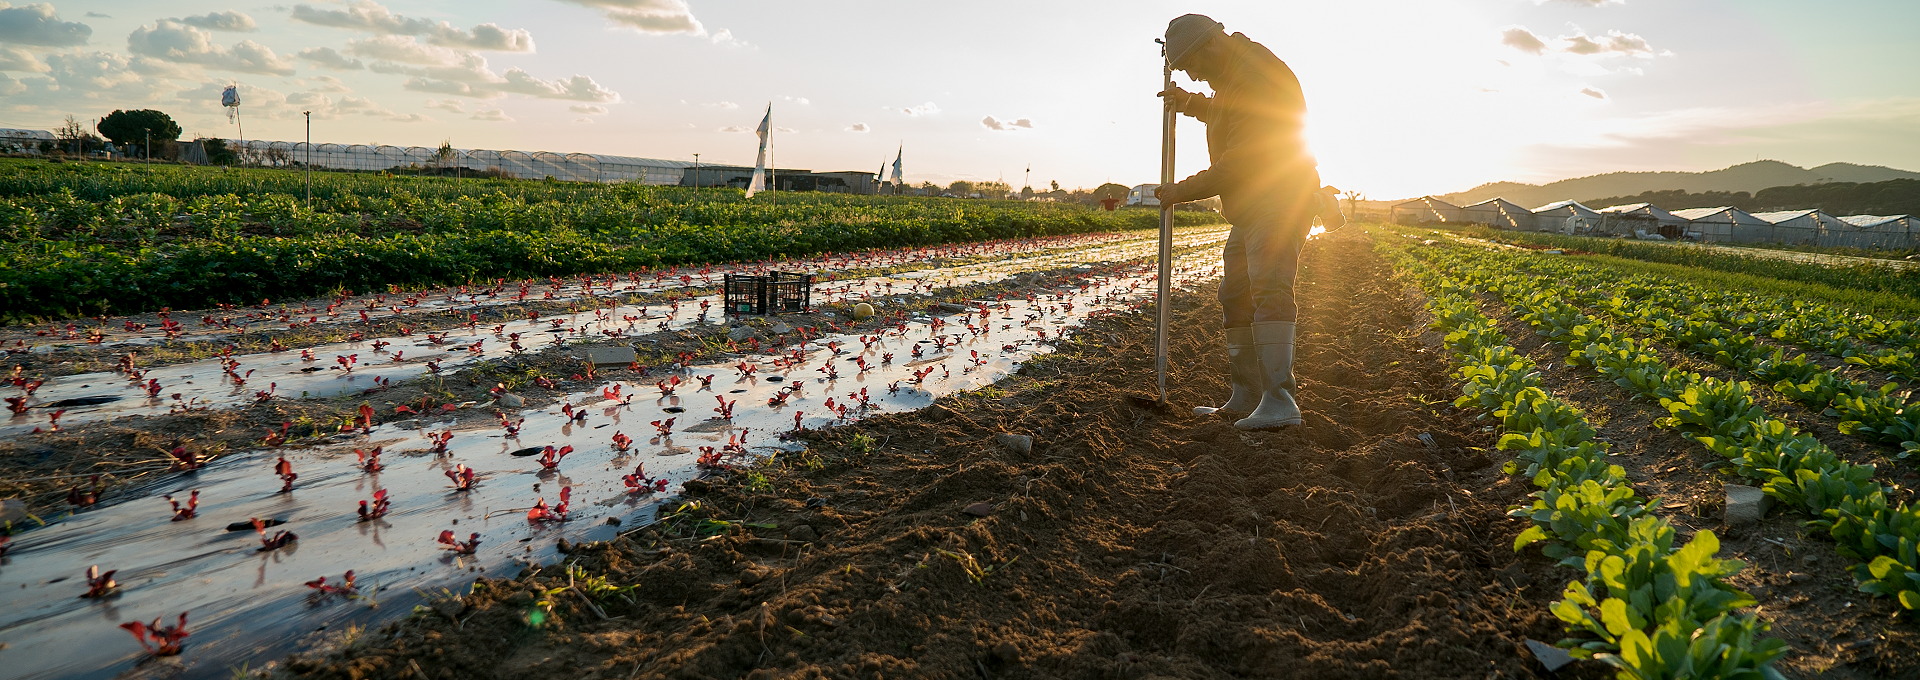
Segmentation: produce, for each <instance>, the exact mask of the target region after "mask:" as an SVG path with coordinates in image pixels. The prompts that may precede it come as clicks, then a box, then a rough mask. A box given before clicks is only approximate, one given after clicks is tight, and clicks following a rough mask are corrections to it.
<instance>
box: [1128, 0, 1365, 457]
mask: <svg viewBox="0 0 1920 680" xmlns="http://www.w3.org/2000/svg"><path fill="white" fill-rule="evenodd" d="M1166 49H1167V59H1168V60H1169V63H1170V64H1171V65H1172V67H1173V68H1175V69H1179V70H1181V71H1185V72H1186V73H1187V74H1188V75H1190V76H1192V77H1193V78H1194V79H1195V80H1203V81H1206V82H1207V84H1208V85H1210V86H1212V87H1213V91H1214V96H1213V97H1211V98H1209V97H1206V96H1202V95H1198V94H1194V93H1191V92H1187V91H1185V90H1181V89H1180V88H1178V87H1175V88H1172V89H1170V90H1168V91H1166V92H1162V93H1160V94H1161V96H1163V97H1165V98H1166V100H1167V101H1168V102H1170V103H1172V105H1173V109H1174V110H1175V111H1177V112H1180V113H1184V114H1187V115H1189V116H1193V117H1194V118H1198V119H1199V120H1200V121H1201V122H1203V123H1206V124H1207V155H1208V157H1209V158H1210V159H1211V160H1212V162H1213V166H1212V167H1210V168H1207V169H1206V170H1203V171H1201V172H1200V173H1198V174H1195V175H1194V176H1192V177H1188V178H1187V179H1185V180H1182V181H1180V182H1179V183H1176V184H1172V185H1168V186H1163V187H1160V189H1159V190H1158V191H1157V192H1156V195H1157V196H1158V197H1159V198H1160V200H1161V201H1162V202H1163V203H1185V202H1188V201H1198V200H1201V199H1205V198H1210V197H1213V196H1219V197H1220V203H1221V212H1222V213H1223V215H1224V216H1225V217H1226V219H1227V221H1228V222H1229V223H1231V224H1232V225H1233V231H1232V232H1230V234H1229V235H1228V237H1227V245H1226V251H1225V258H1226V263H1225V264H1226V277H1225V279H1224V280H1223V281H1221V284H1220V304H1221V306H1222V307H1223V308H1224V309H1225V311H1226V328H1227V333H1226V335H1227V356H1228V357H1229V359H1230V362H1231V364H1232V370H1233V379H1232V383H1233V395H1232V396H1231V397H1230V398H1229V399H1227V403H1225V404H1223V405H1221V406H1219V407H1200V408H1196V409H1194V412H1195V413H1198V414H1202V415H1206V414H1214V413H1218V414H1221V415H1230V416H1235V417H1240V419H1239V420H1238V421H1236V422H1234V426H1235V427H1238V428H1240V429H1243V430H1264V429H1273V428H1279V427H1285V426H1288V425H1298V424H1300V422H1301V417H1300V407H1299V405H1298V404H1297V403H1295V402H1294V399H1293V394H1292V392H1291V390H1293V389H1294V379H1293V338H1294V322H1295V320H1296V319H1297V318H1298V314H1299V308H1298V307H1296V306H1295V304H1294V298H1293V291H1294V275H1295V273H1296V272H1297V271H1298V269H1299V266H1300V248H1301V246H1303V245H1304V244H1305V243H1306V237H1307V230H1308V229H1309V228H1310V225H1311V223H1312V221H1313V217H1314V215H1316V214H1318V213H1319V212H1321V209H1322V206H1323V205H1325V203H1323V201H1324V200H1325V199H1324V195H1323V194H1322V193H1320V190H1319V185H1320V173H1319V170H1318V169H1316V168H1315V163H1314V159H1313V156H1312V155H1311V154H1310V153H1308V151H1307V147H1306V140H1305V138H1304V136H1303V128H1304V122H1305V118H1306V113H1307V103H1306V97H1305V95H1303V94H1302V93H1301V92H1300V80H1299V79H1298V78H1296V77H1294V74H1293V69H1290V68H1288V67H1287V64H1286V63H1285V62H1282V61H1280V59H1279V57H1275V56H1273V52H1271V51H1269V50H1268V49H1267V48H1266V47H1263V46H1261V45H1260V43H1256V42H1254V41H1252V40H1249V39H1247V36H1246V35H1244V34H1241V33H1235V34H1233V35H1227V34H1226V31H1225V30H1223V27H1222V26H1221V25H1220V23H1219V22H1217V21H1214V20H1212V19H1209V18H1207V17H1204V16H1201V15H1198V14H1188V15H1186V16H1182V17H1180V18H1178V19H1174V20H1173V22H1172V23H1170V24H1168V25H1167V37H1166ZM1338 214H1339V213H1338V207H1337V205H1336V206H1335V207H1334V209H1333V210H1332V211H1330V215H1329V218H1328V221H1329V222H1332V221H1333V219H1334V217H1335V216H1337V215H1338ZM1335 226H1338V225H1335V224H1328V227H1329V228H1332V227H1335ZM1241 416H1244V417H1241Z"/></svg>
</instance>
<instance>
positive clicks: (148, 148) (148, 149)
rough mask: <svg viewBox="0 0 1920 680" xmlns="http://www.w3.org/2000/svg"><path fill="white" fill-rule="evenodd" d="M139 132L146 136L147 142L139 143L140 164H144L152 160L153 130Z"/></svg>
mask: <svg viewBox="0 0 1920 680" xmlns="http://www.w3.org/2000/svg"><path fill="white" fill-rule="evenodd" d="M140 133H141V134H144V135H146V136H147V143H145V144H141V145H140V156H141V160H140V164H141V165H146V164H148V163H152V162H153V131H152V130H141V131H140Z"/></svg>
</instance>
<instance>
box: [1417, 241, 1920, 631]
mask: <svg viewBox="0 0 1920 680" xmlns="http://www.w3.org/2000/svg"><path fill="white" fill-rule="evenodd" d="M1421 255H1422V256H1423V257H1422V259H1423V260H1425V261H1427V262H1430V263H1433V264H1434V265H1435V266H1439V267H1442V268H1444V269H1446V270H1447V271H1450V272H1454V273H1455V274H1456V275H1459V276H1464V277H1470V278H1471V279H1472V280H1473V281H1474V285H1475V287H1476V288H1477V289H1479V290H1485V291H1491V292H1492V293H1494V294H1496V295H1498V296H1500V297H1501V298H1502V299H1503V300H1504V301H1505V302H1506V304H1507V305H1508V306H1509V307H1511V308H1512V309H1513V310H1514V311H1515V312H1516V313H1517V314H1518V315H1519V317H1520V318H1521V319H1523V320H1524V321H1526V322H1527V323H1528V324H1529V325H1531V326H1533V327H1534V328H1535V330H1536V332H1538V333H1540V334H1541V335H1543V336H1546V337H1547V338H1548V339H1549V340H1551V341H1553V342H1555V343H1558V344H1560V345H1562V346H1565V347H1566V348H1568V349H1569V351H1570V353H1569V355H1568V362H1569V363H1570V364H1572V365H1576V366H1583V367H1588V368H1591V369H1593V370H1594V371H1596V372H1598V373H1600V374H1601V375H1602V376H1605V377H1607V378H1609V379H1612V380H1613V382H1614V383H1615V384H1617V385H1619V386H1620V387H1623V388H1625V389H1626V390H1628V391H1629V392H1632V393H1634V394H1636V395H1639V396H1641V397H1644V398H1647V399H1651V400H1655V401H1657V402H1658V403H1659V404H1660V405H1661V406H1662V407H1663V408H1665V409H1666V410H1667V411H1668V413H1669V416H1668V417H1666V418H1663V419H1661V420H1660V421H1658V422H1656V423H1655V424H1656V425H1658V426H1662V427H1668V428H1672V429H1675V430H1678V431H1680V432H1683V433H1685V434H1687V435H1689V436H1691V437H1692V438H1693V439H1695V440H1696V441H1698V442H1699V443H1700V444H1701V445H1702V446H1704V447H1705V448H1706V449H1707V450H1708V451H1711V452H1712V453H1714V454H1716V455H1718V456H1719V457H1721V458H1723V459H1724V464H1723V465H1724V467H1725V469H1726V470H1727V471H1728V472H1731V473H1732V474H1735V475H1737V476H1739V477H1743V478H1746V479H1748V480H1751V481H1752V482H1753V483H1754V484H1755V485H1757V486H1759V487H1760V488H1761V489H1762V490H1763V491H1765V493H1766V494H1767V495H1768V496H1769V497H1771V498H1773V499H1774V500H1775V501H1778V502H1780V503H1781V504H1783V505H1785V506H1787V507H1791V508H1795V509H1798V510H1801V511H1803V512H1805V513H1806V514H1807V515H1809V516H1810V517H1811V522H1810V523H1811V525H1813V526H1815V527H1817V528H1819V529H1820V530H1822V531H1823V532H1825V533H1826V534H1827V535H1828V536H1830V537H1831V538H1832V539H1833V540H1834V541H1835V542H1836V543H1837V545H1838V549H1839V551H1840V553H1841V554H1843V555H1845V556H1847V557H1849V558H1852V559H1855V560H1857V561H1858V564H1857V565H1856V566H1855V568H1854V574H1853V575H1854V578H1855V580H1856V581H1857V583H1858V585H1859V589H1860V590H1861V591H1863V592H1867V593H1871V594H1875V595H1883V596H1888V597H1891V598H1893V599H1894V601H1895V602H1896V603H1897V604H1898V606H1899V607H1901V608H1902V609H1905V610H1909V611H1912V610H1920V508H1915V507H1913V506H1912V505H1911V504H1909V503H1907V502H1904V501H1897V500H1895V499H1893V498H1891V497H1890V496H1889V493H1890V490H1889V489H1888V488H1886V487H1884V486H1883V485H1882V484H1880V483H1879V482H1878V481H1875V479H1874V476H1875V469H1874V467H1873V466H1872V465H1862V464H1856V463H1852V462H1848V461H1846V460H1843V459H1841V458H1840V456H1838V455H1837V454H1836V453H1834V451H1833V450H1832V449H1830V448H1828V447H1827V446H1826V445H1825V444H1824V443H1822V442H1821V441H1820V440H1819V439H1818V438H1816V437H1814V436H1813V435H1811V434H1808V433H1805V432H1801V431H1799V430H1798V429H1796V428H1794V427H1793V426H1792V425H1791V424H1789V423H1787V422H1786V421H1784V420H1780V419H1778V418H1774V417H1772V416H1769V415H1767V413H1766V412H1765V411H1764V410H1763V409H1762V408H1761V407H1760V406H1759V405H1758V404H1757V403H1756V402H1755V400H1754V397H1753V386H1752V385H1751V384H1750V383H1747V382H1746V381H1739V380H1735V381H1726V380H1719V379H1717V378H1712V377H1704V376H1701V375H1700V374H1698V373H1692V372H1687V371H1681V370H1678V369H1674V368H1672V367H1670V366H1668V365H1667V364H1666V363H1665V362H1663V361H1662V360H1661V359H1660V358H1659V356H1658V354H1657V352H1656V351H1655V350H1654V348H1653V345H1652V343H1651V342H1648V341H1644V340H1636V339H1634V338H1630V337H1626V336H1623V335H1620V334H1618V333H1616V332H1615V331H1613V330H1612V329H1610V328H1609V327H1607V326H1606V325H1605V324H1603V323H1601V322H1600V321H1598V320H1596V319H1594V318H1592V317H1590V316H1588V315H1587V314H1586V313H1585V312H1583V311H1582V310H1581V309H1580V308H1579V307H1578V306H1577V305H1574V304H1572V303H1570V302H1568V301H1567V300H1566V299H1565V298H1564V294H1563V293H1562V292H1561V290H1560V288H1561V287H1562V286H1564V285H1565V283H1564V282H1562V281H1559V280H1557V279H1546V278H1542V277H1538V276H1530V275H1527V274H1525V273H1523V272H1522V267H1523V265H1524V263H1525V262H1526V261H1527V260H1529V259H1534V258H1538V257H1541V256H1538V255H1520V254H1511V253H1502V252H1492V251H1488V250H1485V249H1480V248H1470V249H1469V248H1455V247H1447V248H1435V249H1429V250H1424V251H1421Z"/></svg>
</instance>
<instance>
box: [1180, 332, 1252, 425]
mask: <svg viewBox="0 0 1920 680" xmlns="http://www.w3.org/2000/svg"><path fill="white" fill-rule="evenodd" d="M1227 363H1228V366H1229V367H1230V370H1231V371H1232V372H1231V373H1230V375H1229V380H1228V381H1229V382H1231V383H1233V394H1232V395H1231V396H1229V397H1227V403H1225V404H1221V405H1219V406H1198V407H1195V408H1194V409H1193V414H1194V415H1197V416H1210V415H1213V414H1216V413H1219V414H1221V415H1234V416H1241V415H1245V414H1248V413H1252V412H1253V409H1254V407H1256V406H1259V405H1260V353H1259V352H1258V351H1256V350H1255V349H1254V347H1253V329H1252V328H1229V329H1227Z"/></svg>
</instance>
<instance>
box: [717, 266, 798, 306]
mask: <svg viewBox="0 0 1920 680" xmlns="http://www.w3.org/2000/svg"><path fill="white" fill-rule="evenodd" d="M721 298H722V299H723V300H724V301H725V302H726V308H727V314H728V315H739V314H779V313H781V312H804V311H807V309H808V308H810V307H812V306H813V275H812V274H793V273H788V272H771V273H769V274H767V275H766V276H754V275H751V274H728V275H726V288H725V291H724V293H723V294H722V296H721Z"/></svg>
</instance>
